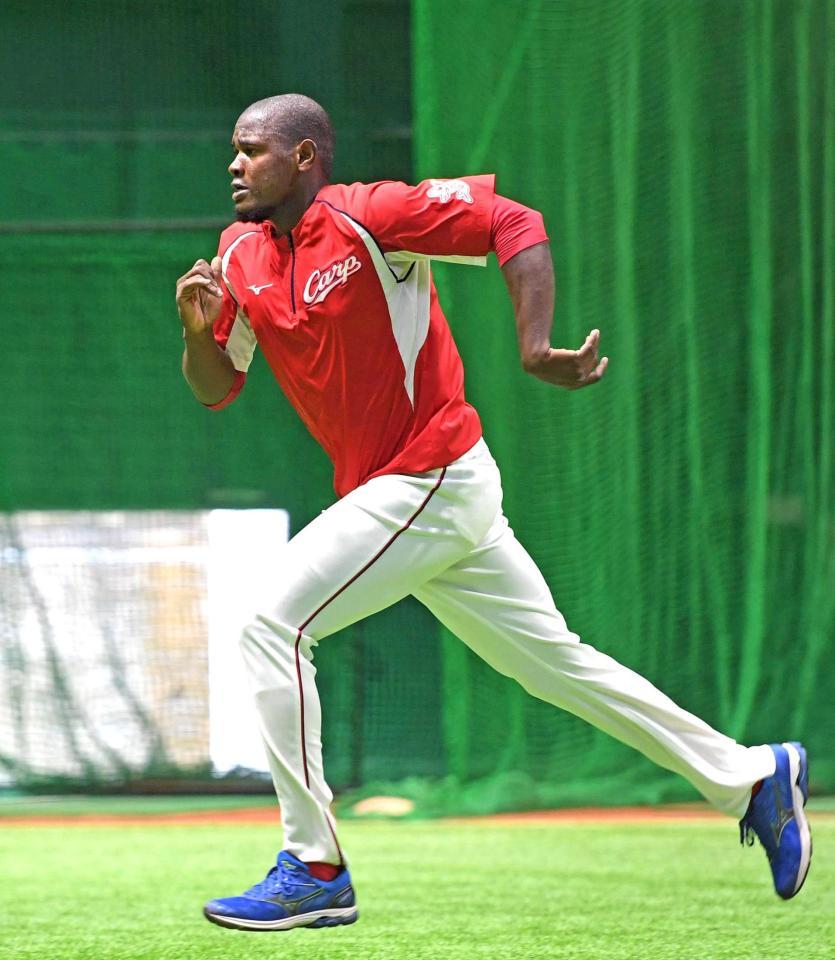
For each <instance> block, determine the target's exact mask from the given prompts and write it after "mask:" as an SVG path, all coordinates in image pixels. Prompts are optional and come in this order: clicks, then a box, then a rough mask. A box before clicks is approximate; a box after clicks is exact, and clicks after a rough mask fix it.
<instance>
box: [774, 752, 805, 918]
mask: <svg viewBox="0 0 835 960" xmlns="http://www.w3.org/2000/svg"><path fill="white" fill-rule="evenodd" d="M783 749H784V750H785V751H786V753H787V754H788V756H789V777H790V780H791V788H792V809H793V813H794V819H795V823H797V830H798V834H799V836H800V867H799V869H798V871H797V879H796V880H795V884H794V889H793V890H792V891H791V893H789V894H786V895H784V894H780V896H781V897H783V899H784V900H790V899H791V898H792V897H794V896H796V895H797V894H798V893H799V892H800V888H801V887H802V886H803V883H804V881H805V880H806V875H807V874H808V873H809V864H810V863H811V860H812V832H811V830H810V829H809V821H808V820H807V819H806V812H805V810H804V807H805V806H806V801H807V800H808V798H809V765H808V763H807V761H806V751H805V749H804V748H803V747H802V746H801V745H800V744H799V743H784V744H783Z"/></svg>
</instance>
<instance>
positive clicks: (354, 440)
mask: <svg viewBox="0 0 835 960" xmlns="http://www.w3.org/2000/svg"><path fill="white" fill-rule="evenodd" d="M493 179H494V178H493V177H492V176H476V177H464V178H462V179H460V180H428V181H424V182H423V183H420V184H418V185H417V186H408V185H406V184H404V183H395V182H383V183H372V184H361V183H355V184H351V185H350V186H346V185H341V184H332V185H327V186H324V187H323V188H322V189H321V190H320V191H319V193H318V194H317V195H316V198H315V199H314V201H313V203H312V204H311V205H310V206H309V207H308V209H307V210H306V211H305V213H304V214H303V216H302V218H301V219H300V220H299V222H298V223H297V224H296V226H295V227H294V228H293V229H292V231H291V232H290V233H288V234H286V235H283V236H277V235H276V233H275V230H274V227H273V224H272V223H270V222H269V221H266V222H264V223H258V224H252V223H236V224H234V225H232V226H231V227H229V228H227V229H226V230H225V231H224V232H223V234H222V235H221V238H220V245H219V248H218V255H219V256H220V257H221V258H222V264H223V280H224V284H223V286H224V293H223V304H222V307H221V312H220V316H219V317H218V319H217V321H216V323H215V339H216V341H217V343H218V344H219V345H220V346H221V347H223V348H224V349H225V350H226V352H227V353H228V355H229V356H230V357H231V359H232V361H233V363H234V366H235V369H236V370H237V371H239V374H238V376H237V377H236V382H235V386H234V387H233V389H232V391H231V392H230V394H229V396H227V397H226V398H225V399H224V400H223V401H221V403H219V404H216V405H215V407H222V406H225V405H226V404H227V403H229V402H230V401H231V400H232V399H234V397H235V396H236V395H237V393H238V392H239V390H240V388H241V387H242V386H243V381H244V375H245V372H246V370H247V368H248V366H249V364H250V361H251V359H252V355H253V351H254V349H255V345H256V343H257V344H258V345H259V346H260V347H261V350H262V351H263V352H264V354H265V356H266V358H267V361H268V363H269V365H270V367H271V369H272V371H273V373H274V375H275V378H276V380H277V381H278V382H279V384H280V385H281V387H282V389H283V390H284V392H285V393H286V394H287V397H288V398H289V400H290V402H291V403H292V404H293V406H294V407H295V409H296V410H297V411H298V413H299V415H300V416H301V418H302V420H303V421H304V423H305V424H306V425H307V427H308V429H309V430H310V432H311V433H312V434H313V436H314V437H315V438H316V440H317V441H318V442H319V443H320V444H321V445H322V447H323V448H324V450H325V452H326V453H327V454H328V456H329V457H330V459H331V460H332V461H333V464H334V469H335V477H334V486H335V488H336V492H337V494H338V495H339V496H344V495H345V494H346V493H348V492H349V491H350V490H352V489H354V488H355V487H357V486H359V485H360V484H361V483H364V482H365V481H366V480H369V479H370V478H371V477H375V476H378V475H380V474H385V473H421V472H424V471H426V470H431V469H434V468H436V467H442V466H446V465H447V464H449V463H451V462H452V461H453V460H455V459H457V458H458V457H460V456H461V455H462V454H464V453H465V452H466V451H467V450H469V449H470V447H472V446H473V444H474V443H475V442H476V441H477V440H478V439H479V437H480V436H481V424H480V422H479V419H478V414H477V413H476V411H475V410H474V409H473V407H471V406H470V405H469V404H468V403H467V402H466V400H465V399H464V371H463V367H462V364H461V358H460V356H459V354H458V350H457V349H456V346H455V343H454V342H453V339H452V334H451V332H450V330H449V327H448V325H447V322H446V319H445V317H444V315H443V312H442V310H441V307H440V304H439V303H438V298H437V295H436V292H435V286H434V284H433V282H432V277H431V275H430V270H429V261H430V260H431V259H442V260H454V261H458V262H464V263H474V264H480V265H484V264H485V263H486V255H487V253H488V251H489V250H490V228H491V217H492V211H493V202H494V193H493ZM543 236H544V234H543Z"/></svg>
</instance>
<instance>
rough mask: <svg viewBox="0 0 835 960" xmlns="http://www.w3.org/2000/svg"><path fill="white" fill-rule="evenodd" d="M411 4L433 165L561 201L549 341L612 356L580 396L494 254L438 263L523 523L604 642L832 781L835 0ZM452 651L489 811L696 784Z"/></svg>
mask: <svg viewBox="0 0 835 960" xmlns="http://www.w3.org/2000/svg"><path fill="white" fill-rule="evenodd" d="M413 12H414V15H413V24H414V31H413V38H414V40H413V48H414V82H413V89H414V107H413V109H414V116H415V164H416V175H417V177H418V178H422V177H428V176H434V177H444V176H459V175H462V174H473V173H481V172H495V173H496V174H497V184H498V190H499V192H501V193H504V194H507V195H509V196H511V197H513V198H515V199H517V200H519V201H522V202H524V203H527V204H529V205H531V206H533V207H535V208H537V209H539V210H542V212H543V213H544V215H545V219H546V225H547V227H548V230H549V234H550V237H551V244H552V252H553V258H554V263H555V267H556V274H557V286H558V304H557V309H556V317H555V323H554V331H553V342H554V344H555V345H560V346H568V347H576V346H579V345H580V343H581V342H582V339H583V337H584V336H585V334H586V333H587V332H588V331H589V330H590V329H592V328H593V327H599V328H600V329H601V331H602V350H603V352H604V353H605V354H608V355H609V356H610V358H611V362H610V367H609V371H608V373H607V375H606V377H605V379H604V381H603V382H602V383H600V384H599V385H598V386H596V387H594V388H591V389H589V390H587V391H582V392H580V393H560V392H559V391H556V390H553V389H550V388H548V387H547V386H545V385H544V384H541V383H538V382H536V381H534V380H533V379H531V378H529V377H526V376H525V375H524V374H523V373H522V372H521V369H520V365H519V362H518V359H517V357H518V354H517V351H516V346H515V340H514V328H513V319H512V312H511V308H510V304H509V300H508V298H507V295H506V294H505V293H504V292H503V289H502V288H503V282H502V278H501V276H500V271H499V270H498V268H497V266H496V264H495V262H494V263H493V264H492V265H491V266H490V267H489V268H488V270H487V272H486V273H479V272H477V271H473V270H469V271H468V270H466V269H463V268H460V267H449V266H447V265H444V266H443V267H440V266H439V267H438V268H437V269H436V271H435V276H436V282H437V284H438V287H439V291H440V295H441V298H442V302H443V303H444V305H445V309H446V312H447V316H448V318H449V320H450V323H451V326H452V328H453V331H454V333H455V336H456V338H457V341H458V344H459V346H460V349H461V352H462V354H463V356H464V360H465V367H466V370H467V374H468V378H467V390H468V393H469V397H470V399H471V400H472V401H473V402H474V403H475V405H476V406H477V408H478V409H479V411H480V412H481V415H482V418H483V421H484V426H485V434H486V437H487V440H488V442H489V443H490V445H491V447H492V448H493V451H494V453H495V455H496V457H497V459H498V461H499V464H500V466H501V467H502V468H503V475H504V486H505V492H506V499H505V507H506V512H507V514H508V516H509V518H510V521H511V524H512V526H513V527H514V529H515V530H516V532H517V534H518V536H519V537H520V539H521V540H522V542H523V543H525V544H526V546H527V547H528V549H529V550H530V552H531V553H532V555H533V556H534V558H535V559H536V560H537V562H538V563H539V564H540V566H541V568H542V570H543V572H544V574H545V576H546V578H547V580H548V581H549V583H550V584H551V587H552V589H553V593H554V596H555V599H556V602H557V606H558V607H559V608H560V609H561V610H562V611H563V612H564V613H565V615H566V617H567V619H568V623H569V626H571V627H572V628H573V629H574V630H576V631H577V632H579V633H580V634H581V636H582V638H583V639H584V640H585V641H586V642H589V643H592V644H593V645H595V646H597V647H599V648H601V649H603V650H605V651H606V652H608V653H610V654H612V655H613V656H615V657H616V658H618V659H620V660H621V661H622V662H625V663H626V664H628V665H629V666H631V667H633V668H635V669H637V670H638V671H639V672H641V673H643V674H645V675H646V676H648V677H649V678H650V679H651V680H652V681H653V682H655V683H656V684H657V685H659V686H660V687H661V688H662V689H663V690H665V691H666V692H667V693H669V694H670V695H671V696H672V697H673V698H674V699H676V700H677V701H679V702H680V703H682V704H683V705H684V706H686V707H687V708H689V709H691V710H692V711H693V712H695V713H697V714H699V715H700V716H702V717H704V719H706V720H707V721H709V722H710V723H711V724H713V725H715V726H717V727H719V728H720V729H721V730H723V731H724V732H726V733H728V734H730V735H731V736H733V737H735V738H738V739H740V740H742V741H743V742H749V743H757V742H764V741H771V740H774V739H787V738H803V739H804V740H805V741H806V742H807V743H808V745H809V747H810V749H811V752H812V758H813V766H812V771H813V772H812V780H813V786H814V787H815V788H817V789H831V788H833V787H835V752H833V748H832V745H831V738H830V737H829V735H828V731H829V730H830V729H831V727H832V723H833V720H835V671H832V670H831V669H830V664H829V658H830V656H831V655H832V653H833V649H834V645H833V641H834V640H835V589H833V588H835V525H833V520H834V519H835V518H834V517H833V494H835V480H834V479H833V437H834V436H835V432H833V425H834V424H833V415H832V414H833V386H834V385H835V384H833V366H834V365H835V350H833V277H835V271H834V268H835V256H833V253H835V251H833V173H834V172H835V171H833V159H834V158H835V119H834V118H833V96H835V82H833V69H834V68H833V65H834V64H835V56H833V50H835V44H833V42H832V41H833V37H835V3H833V2H832V0H782V2H780V0H750V2H742V0H740V2H735V3H727V2H724V0H673V2H667V0H663V2H662V0H598V2H595V3H587V2H585V0H550V2H549V0H531V2H527V3H507V2H500V0H485V2H482V3H478V4H472V3H467V2H465V0H458V2H456V0H450V2H448V3H445V4H439V3H435V2H432V0H415V3H414V7H413ZM443 675H444V684H445V687H444V689H445V700H444V706H445V723H444V737H445V743H446V748H447V757H448V768H449V772H450V774H452V775H454V776H455V777H456V778H457V779H458V781H460V782H461V783H462V784H465V785H466V784H468V783H470V784H471V786H469V787H465V788H464V789H463V792H462V795H463V796H464V797H465V800H464V803H465V805H468V806H469V807H470V808H473V809H482V808H485V807H487V806H490V805H493V806H495V805H499V806H502V805H504V806H512V805H513V804H514V803H517V802H518V801H519V796H520V795H523V796H524V797H525V802H527V803H533V804H538V803H551V802H569V801H573V800H576V799H578V798H579V799H582V800H584V801H595V802H619V801H620V802H623V801H625V800H630V799H653V798H659V797H668V796H685V795H687V793H688V790H687V788H685V787H683V786H682V785H681V784H680V783H679V782H677V781H675V780H673V779H672V778H671V777H669V776H666V775H663V774H660V773H657V772H656V771H653V770H652V769H651V768H650V767H649V765H648V764H647V763H646V762H645V761H643V759H642V758H638V757H637V756H636V755H635V754H633V753H631V752H630V751H628V750H626V748H623V747H621V746H620V745H618V744H615V743H614V742H613V741H611V740H610V739H608V738H607V737H606V736H604V735H603V734H599V733H598V732H597V731H593V730H591V729H590V728H588V727H586V726H584V725H582V724H580V723H579V721H577V720H576V719H575V718H573V717H569V716H567V715H565V714H561V713H560V712H559V711H557V710H555V709H553V708H551V707H549V706H547V705H545V704H542V703H538V702H534V701H532V700H531V699H530V698H529V697H528V696H527V695H526V694H525V693H524V692H523V691H522V690H521V689H520V688H518V687H516V686H514V685H513V684H511V683H510V682H508V681H506V680H504V679H503V678H498V677H496V676H494V675H492V674H491V672H490V671H489V670H488V669H487V668H486V667H485V666H484V665H483V664H481V663H479V662H478V661H477V660H476V659H475V658H474V657H473V655H472V654H471V653H470V652H469V651H468V650H466V649H464V648H463V645H461V644H459V643H458V642H457V641H456V640H455V639H454V638H453V637H451V636H446V637H445V638H444V643H443ZM496 771H498V772H499V775H498V776H497V775H496ZM484 778H487V779H484ZM444 802H445V801H440V800H439V801H438V803H439V805H441V806H442V805H443V803H444Z"/></svg>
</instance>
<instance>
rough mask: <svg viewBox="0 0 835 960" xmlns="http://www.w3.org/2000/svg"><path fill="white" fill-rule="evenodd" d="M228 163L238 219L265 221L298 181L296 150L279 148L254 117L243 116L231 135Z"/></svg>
mask: <svg viewBox="0 0 835 960" xmlns="http://www.w3.org/2000/svg"><path fill="white" fill-rule="evenodd" d="M232 148H233V149H234V151H235V159H234V160H233V161H232V162H231V163H230V164H229V173H230V174H231V175H232V201H233V202H234V204H235V214H236V216H237V218H238V220H244V221H258V220H267V219H269V218H270V217H272V216H273V214H274V213H275V211H276V209H277V208H278V207H280V206H281V204H282V203H283V202H284V201H285V200H286V199H287V197H288V196H289V195H290V194H291V193H292V191H293V187H294V186H295V184H296V180H297V178H298V173H299V171H298V167H297V164H296V158H295V151H294V150H292V149H290V150H286V149H284V148H282V146H281V145H280V143H279V142H278V140H277V138H276V137H275V136H272V135H270V134H269V133H268V132H267V131H266V129H265V126H264V124H263V122H262V121H260V120H259V119H258V118H257V117H254V118H248V117H247V116H246V114H244V115H243V116H242V117H241V118H240V119H239V120H238V123H237V125H236V126H235V132H234V134H233V135H232Z"/></svg>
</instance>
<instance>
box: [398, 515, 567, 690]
mask: <svg viewBox="0 0 835 960" xmlns="http://www.w3.org/2000/svg"><path fill="white" fill-rule="evenodd" d="M414 596H415V597H416V598H417V599H418V600H419V601H420V602H421V603H423V604H424V605H425V606H426V607H428V608H429V609H430V610H431V611H432V613H434V614H435V616H436V617H437V618H438V619H439V620H440V621H441V622H442V623H443V624H444V625H445V626H446V627H448V628H449V630H451V631H452V632H453V633H454V634H455V635H456V636H457V637H458V638H459V639H460V640H462V641H463V642H464V643H466V644H467V646H468V647H470V648H471V649H472V650H473V651H474V652H475V653H477V654H478V655H479V656H480V657H481V658H482V659H484V660H486V661H487V663H489V664H490V665H491V666H492V667H493V668H494V669H496V670H498V671H499V672H501V673H504V674H507V675H508V676H513V677H518V675H519V673H520V668H522V669H523V670H524V666H523V664H526V663H527V665H528V666H530V663H531V662H533V661H536V660H539V661H541V659H543V657H544V658H545V659H548V655H547V653H546V650H547V648H548V647H549V646H550V647H553V646H554V645H555V644H556V645H563V644H565V643H570V644H572V645H574V644H576V643H578V641H579V637H577V635H576V634H573V633H571V632H570V631H569V629H568V627H567V626H566V623H565V619H564V618H563V616H562V614H561V613H560V612H559V611H558V610H557V608H556V606H555V604H554V600H553V597H552V596H551V591H550V589H549V588H548V585H547V583H546V582H545V578H544V577H543V576H542V574H541V573H540V571H539V568H538V567H537V566H536V564H535V563H534V561H533V560H532V559H531V557H530V555H529V554H528V552H527V551H526V550H525V548H524V547H523V546H522V545H521V544H520V543H519V541H518V540H517V539H516V537H515V536H514V534H513V531H512V530H511V529H510V528H509V527H508V525H507V521H506V519H505V518H504V515H503V514H500V515H499V517H498V518H497V519H496V521H495V522H494V524H493V526H492V527H491V529H490V531H489V532H488V534H487V536H486V537H485V538H484V540H483V542H482V543H481V544H479V546H478V547H476V548H475V549H474V550H472V551H470V552H469V553H468V554H467V555H466V556H464V557H462V558H460V559H459V560H458V561H456V562H455V563H454V564H452V565H450V566H449V567H448V568H447V569H445V570H443V571H441V572H439V573H438V574H437V575H436V576H435V577H433V578H432V579H431V580H428V581H427V582H425V583H424V584H422V585H421V586H420V587H419V588H418V589H417V590H415V591H414ZM529 661H530V662H529Z"/></svg>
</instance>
